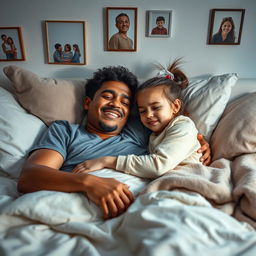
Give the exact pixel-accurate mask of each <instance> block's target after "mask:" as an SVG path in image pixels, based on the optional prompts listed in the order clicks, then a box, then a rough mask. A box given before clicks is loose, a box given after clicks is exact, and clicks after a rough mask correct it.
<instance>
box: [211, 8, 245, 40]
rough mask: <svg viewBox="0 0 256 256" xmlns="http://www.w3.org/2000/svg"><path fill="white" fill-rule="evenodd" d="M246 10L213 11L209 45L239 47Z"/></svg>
mask: <svg viewBox="0 0 256 256" xmlns="http://www.w3.org/2000/svg"><path fill="white" fill-rule="evenodd" d="M244 12H245V10H244V9H212V11H211V17H210V33H209V38H208V44H220V45H239V44H240V41H241V36H242V29H243V21H244Z"/></svg>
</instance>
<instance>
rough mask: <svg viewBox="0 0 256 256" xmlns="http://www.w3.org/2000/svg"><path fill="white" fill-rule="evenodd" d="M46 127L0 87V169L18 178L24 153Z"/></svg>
mask: <svg viewBox="0 0 256 256" xmlns="http://www.w3.org/2000/svg"><path fill="white" fill-rule="evenodd" d="M45 129H46V126H45V125H44V123H43V122H42V121H41V120H40V119H38V118H37V117H35V116H33V115H30V114H28V113H27V112H26V111H25V110H24V109H23V108H22V107H21V106H20V105H19V104H18V102H17V101H16V100H15V98H14V97H13V95H12V94H11V93H10V92H8V91H7V90H5V89H3V88H1V87H0V170H1V171H2V172H4V173H5V174H9V175H10V176H11V177H13V178H18V177H19V174H20V170H21V168H22V165H23V163H24V161H25V158H26V154H27V153H28V152H29V150H30V148H31V147H32V146H33V144H34V143H35V141H36V140H37V138H39V136H40V135H41V133H42V132H43V131H44V130H45Z"/></svg>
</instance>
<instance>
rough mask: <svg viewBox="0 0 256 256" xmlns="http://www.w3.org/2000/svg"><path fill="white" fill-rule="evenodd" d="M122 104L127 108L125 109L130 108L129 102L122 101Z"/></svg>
mask: <svg viewBox="0 0 256 256" xmlns="http://www.w3.org/2000/svg"><path fill="white" fill-rule="evenodd" d="M122 104H123V105H124V106H127V107H129V106H130V102H129V101H122Z"/></svg>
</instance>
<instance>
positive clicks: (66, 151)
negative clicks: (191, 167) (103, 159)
mask: <svg viewBox="0 0 256 256" xmlns="http://www.w3.org/2000/svg"><path fill="white" fill-rule="evenodd" d="M137 83H138V82H137V79H136V77H135V76H134V75H133V74H132V73H131V72H129V71H128V70H127V69H126V68H124V67H108V68H103V69H99V70H98V71H97V72H95V73H94V76H93V78H92V79H89V80H88V82H87V84H86V97H85V100H84V108H85V110H87V120H86V123H85V125H84V126H79V125H70V124H69V123H68V122H67V121H56V122H54V123H53V124H52V125H51V126H50V127H49V129H48V130H47V132H46V133H45V134H44V136H43V137H42V138H41V140H40V141H39V142H38V145H36V146H35V147H34V148H33V149H32V152H31V154H30V156H29V157H28V159H27V162H26V163H25V165H24V168H23V170H22V173H21V176H20V179H19V182H18V190H19V191H20V192H22V193H28V192H34V191H39V190H56V191H62V192H84V193H86V195H87V197H88V198H89V199H90V200H92V201H93V202H94V203H96V204H97V205H99V206H100V208H101V209H102V211H103V217H104V218H109V217H115V216H117V215H119V214H121V213H122V212H124V211H125V210H126V209H127V207H128V206H129V205H130V204H131V203H132V201H133V195H132V193H131V192H130V190H129V188H128V186H127V185H126V184H124V183H122V182H119V181H117V180H116V179H114V178H102V177H97V176H94V175H92V174H87V173H81V174H76V173H71V171H72V170H73V169H74V168H75V166H76V165H77V164H79V163H81V162H83V161H85V160H88V159H92V158H97V157H99V156H107V155H113V156H117V155H119V154H121V155H127V154H131V153H133V154H138V155H141V154H146V146H147V139H148V133H147V132H146V130H145V128H143V126H142V125H141V124H140V122H135V121H134V120H132V117H131V120H129V121H128V122H127V120H128V116H129V114H130V109H131V106H132V99H133V96H134V92H135V89H136V87H137ZM126 122H127V124H126ZM125 124H126V126H125ZM201 144H202V143H201ZM201 149H202V150H203V151H207V149H209V147H208V146H207V144H206V146H204V148H203V147H202V148H201ZM207 154H208V156H209V151H208V153H207ZM207 154H206V155H205V157H206V158H207V157H208V156H207Z"/></svg>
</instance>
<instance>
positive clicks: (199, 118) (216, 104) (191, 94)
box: [182, 73, 238, 141]
mask: <svg viewBox="0 0 256 256" xmlns="http://www.w3.org/2000/svg"><path fill="white" fill-rule="evenodd" d="M237 79H238V77H237V74H235V73H230V74H223V75H216V76H211V77H209V78H207V79H191V80H190V82H189V86H188V87H187V88H186V89H184V90H183V92H182V97H183V102H184V107H185V109H186V111H187V112H188V113H189V116H190V117H191V119H192V120H193V121H194V122H195V124H196V127H197V129H198V131H199V132H200V133H202V134H203V135H204V136H205V138H206V139H207V140H208V141H209V139H210V137H211V134H212V132H213V130H214V128H215V127H216V125H217V123H218V121H219V119H220V117H221V115H222V113H223V112H224V109H225V107H226V105H227V103H228V100H229V98H230V94H231V88H232V87H233V86H234V85H235V83H236V81H237Z"/></svg>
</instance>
